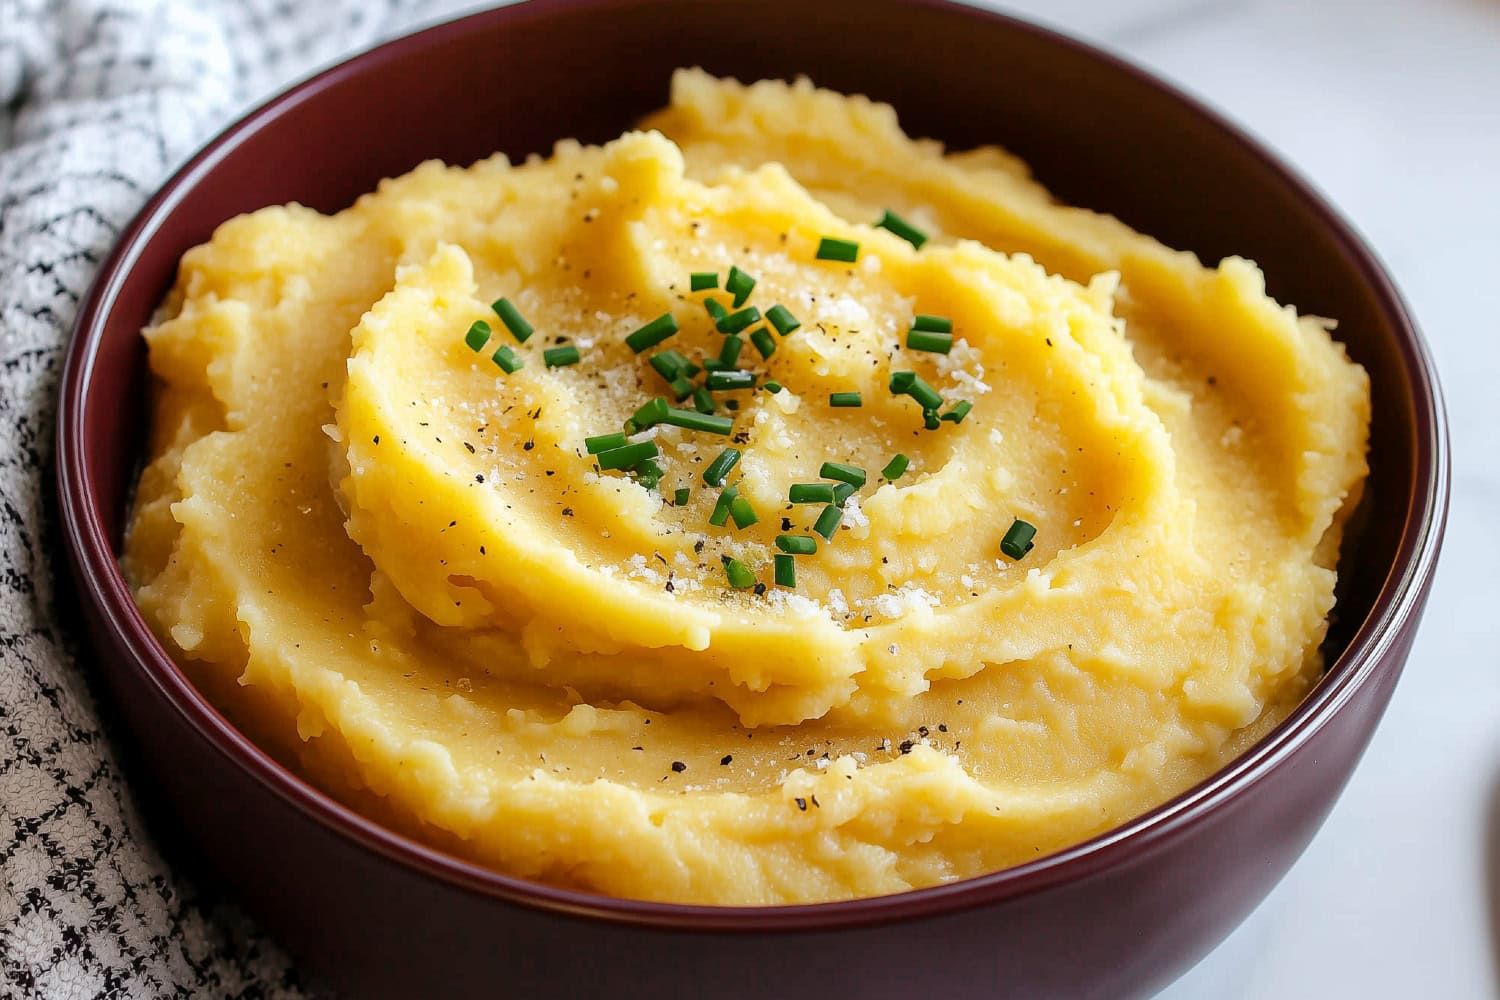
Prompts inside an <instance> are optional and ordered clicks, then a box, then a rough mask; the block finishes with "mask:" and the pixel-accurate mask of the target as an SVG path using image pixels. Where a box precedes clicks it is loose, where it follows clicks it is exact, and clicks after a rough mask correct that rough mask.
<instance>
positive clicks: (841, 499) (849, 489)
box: [833, 483, 859, 507]
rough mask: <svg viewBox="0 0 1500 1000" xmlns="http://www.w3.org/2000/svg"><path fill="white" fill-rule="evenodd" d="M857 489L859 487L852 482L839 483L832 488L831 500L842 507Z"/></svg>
mask: <svg viewBox="0 0 1500 1000" xmlns="http://www.w3.org/2000/svg"><path fill="white" fill-rule="evenodd" d="M858 491H859V487H858V486H855V485H854V484H853V483H839V484H838V485H837V486H835V487H834V488H833V502H834V503H835V504H837V505H838V506H840V507H842V506H844V504H846V503H848V502H849V498H850V497H852V496H853V495H854V494H855V493H857V492H858Z"/></svg>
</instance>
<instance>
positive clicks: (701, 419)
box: [661, 407, 734, 435]
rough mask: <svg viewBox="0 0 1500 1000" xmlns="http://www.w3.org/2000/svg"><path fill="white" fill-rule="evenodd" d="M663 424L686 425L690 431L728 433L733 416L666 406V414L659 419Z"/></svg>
mask: <svg viewBox="0 0 1500 1000" xmlns="http://www.w3.org/2000/svg"><path fill="white" fill-rule="evenodd" d="M661 422H662V423H664V424H671V425H672V426H673V427H686V428H687V429H688V430H690V431H708V432H709V433H710V434H725V435H727V434H729V433H730V432H731V431H733V430H734V418H733V417H719V416H714V415H712V414H708V413H699V412H698V411H697V410H679V409H677V408H675V407H671V408H668V410H667V415H666V416H665V417H663V418H662V420H661Z"/></svg>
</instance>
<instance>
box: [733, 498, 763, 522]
mask: <svg viewBox="0 0 1500 1000" xmlns="http://www.w3.org/2000/svg"><path fill="white" fill-rule="evenodd" d="M729 516H730V517H732V518H734V526H735V527H736V528H748V527H750V525H752V524H754V523H755V522H756V521H759V520H760V518H758V517H756V516H755V508H753V507H751V506H750V501H749V500H746V499H745V498H744V497H741V496H737V497H735V498H734V499H733V500H731V501H729Z"/></svg>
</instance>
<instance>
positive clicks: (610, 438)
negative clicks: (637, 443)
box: [583, 433, 630, 455]
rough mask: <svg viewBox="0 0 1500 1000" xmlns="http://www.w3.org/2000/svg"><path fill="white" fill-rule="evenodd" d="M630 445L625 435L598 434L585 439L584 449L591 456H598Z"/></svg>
mask: <svg viewBox="0 0 1500 1000" xmlns="http://www.w3.org/2000/svg"><path fill="white" fill-rule="evenodd" d="M629 443H630V439H629V438H628V437H626V436H625V435H624V434H620V433H617V434H596V435H594V436H593V437H587V438H584V439H583V447H584V449H585V450H586V451H588V453H589V454H590V455H597V454H599V453H600V452H601V451H609V450H610V449H611V448H623V447H625V446H626V445H627V444H629Z"/></svg>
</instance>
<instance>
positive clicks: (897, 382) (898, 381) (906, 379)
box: [891, 372, 917, 396]
mask: <svg viewBox="0 0 1500 1000" xmlns="http://www.w3.org/2000/svg"><path fill="white" fill-rule="evenodd" d="M916 380H917V373H916V372H891V392H893V393H895V394H896V395H898V396H900V395H903V394H905V393H907V392H909V391H910V390H911V387H912V383H914V382H916Z"/></svg>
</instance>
